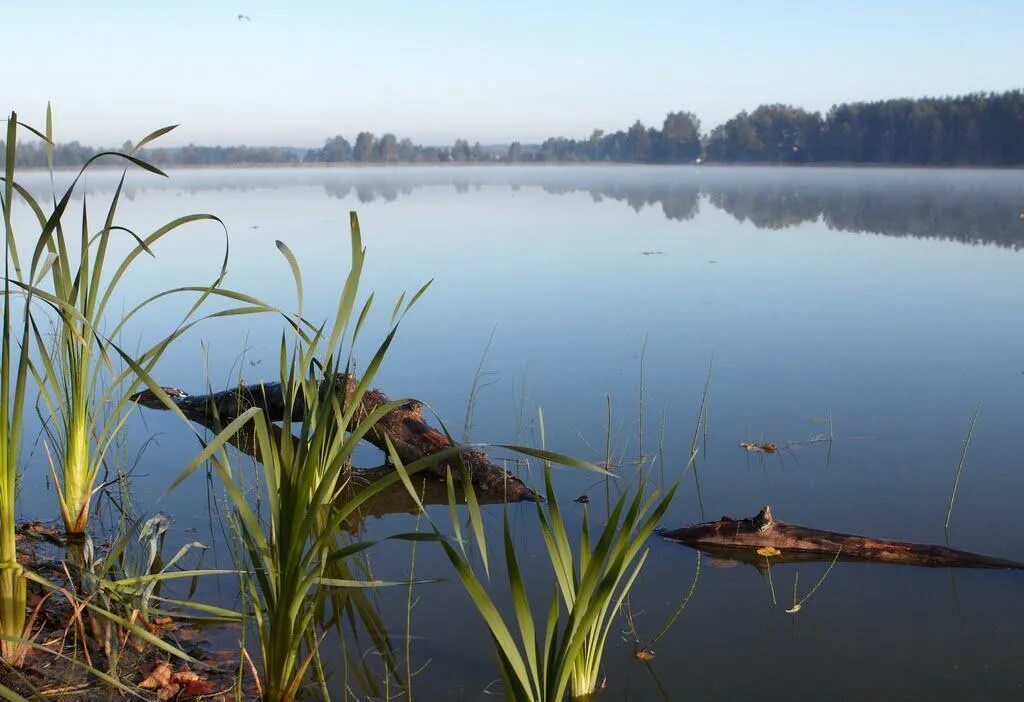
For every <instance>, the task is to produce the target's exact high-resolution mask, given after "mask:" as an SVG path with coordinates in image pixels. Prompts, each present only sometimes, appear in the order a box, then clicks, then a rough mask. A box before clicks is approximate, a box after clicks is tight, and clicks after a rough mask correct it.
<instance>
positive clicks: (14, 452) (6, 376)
mask: <svg viewBox="0 0 1024 702" xmlns="http://www.w3.org/2000/svg"><path fill="white" fill-rule="evenodd" d="M17 136H18V116H17V114H16V113H13V112H12V113H11V116H10V118H9V119H8V120H7V146H6V149H5V154H4V157H5V158H4V164H5V165H4V181H3V182H4V188H3V200H2V203H0V204H2V208H3V220H4V287H3V290H4V310H3V330H2V331H3V339H2V341H0V346H2V349H0V637H2V638H0V657H2V658H3V660H4V661H5V662H6V663H8V664H9V665H12V666H14V667H20V666H21V664H22V663H23V662H24V659H25V653H26V650H27V647H26V645H25V644H24V643H23V642H22V639H24V638H25V636H26V635H27V633H28V632H26V631H25V621H26V613H27V604H26V589H25V587H26V582H25V576H24V572H23V569H22V566H21V564H20V563H18V551H17V543H16V537H15V532H14V520H15V516H16V514H15V513H16V509H17V501H18V461H19V457H20V449H21V432H22V418H23V410H24V405H25V388H26V384H27V379H28V375H29V373H28V371H29V357H28V350H29V346H30V344H29V340H30V337H29V324H28V313H27V303H26V312H25V314H24V320H23V322H22V323H21V324H18V325H16V324H15V322H14V320H13V319H12V309H11V308H12V307H13V304H12V303H13V297H12V292H13V291H12V286H11V279H12V273H14V272H13V271H12V270H11V269H12V266H13V267H14V268H15V269H17V268H19V265H18V261H17V248H16V246H15V244H14V229H13V226H12V224H11V207H12V204H13V199H14V158H15V151H16V148H17ZM12 254H13V256H14V258H13V259H12ZM15 274H16V273H15ZM15 335H18V336H19V337H20V340H19V342H18V343H16V344H15V343H12V342H14V338H13V337H15Z"/></svg>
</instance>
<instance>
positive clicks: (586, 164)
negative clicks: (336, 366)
mask: <svg viewBox="0 0 1024 702" xmlns="http://www.w3.org/2000/svg"><path fill="white" fill-rule="evenodd" d="M152 165H154V166H156V167H157V168H159V169H160V170H163V171H172V170H173V171H213V170H217V171H226V170H239V171H244V170H257V169H282V170H289V169H294V170H305V169H308V170H331V169H352V170H361V169H373V168H377V169H381V168H424V169H427V168H438V169H444V168H453V169H460V168H473V167H477V168H568V167H572V168H638V167H643V168H657V169H661V168H666V169H667V168H694V169H696V168H758V169H779V170H802V169H812V170H816V169H821V168H831V169H849V170H872V169H875V170H907V171H1024V164H1019V165H1014V166H996V165H986V164H950V165H942V166H935V165H915V164H907V163H889V162H886V163H848V162H842V161H836V162H825V161H816V162H814V163H766V162H764V161H729V162H725V161H722V162H718V161H714V162H706V161H705V162H703V163H644V162H623V161H516V162H513V163H508V162H500V161H464V162H444V163H434V162H429V163H427V162H423V161H398V162H391V163H383V162H373V163H365V162H353V161H338V162H335V163H258V162H252V163H216V164H214V163H174V164H160V163H154V164H152ZM121 167H122V166H121V165H114V164H113V163H109V164H108V163H102V162H97V163H96V164H95V166H93V168H97V169H101V170H116V169H118V168H121ZM80 169H81V166H80V165H79V166H54V168H53V170H54V172H55V173H66V172H74V171H78V170H80ZM17 171H25V172H30V173H46V172H48V171H49V168H47V167H45V166H19V167H17Z"/></svg>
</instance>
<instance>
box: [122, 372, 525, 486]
mask: <svg viewBox="0 0 1024 702" xmlns="http://www.w3.org/2000/svg"><path fill="white" fill-rule="evenodd" d="M346 381H347V382H346V383H345V384H344V387H345V388H346V397H351V395H352V393H353V392H354V391H355V388H356V385H357V381H356V380H355V378H352V377H351V376H349V377H348V378H347V379H346ZM163 390H164V392H166V393H167V394H168V395H169V396H170V398H171V399H172V400H173V401H174V404H176V405H177V406H178V408H179V409H180V410H181V412H182V414H184V415H185V416H186V417H188V418H189V419H190V420H192V421H193V422H196V423H198V424H202V425H203V426H205V427H207V428H210V429H217V428H218V427H222V426H224V425H225V424H227V423H228V422H230V421H231V420H232V419H234V418H235V417H237V416H239V415H240V414H242V413H243V412H245V411H246V410H248V409H249V408H251V407H260V408H261V409H262V410H263V411H264V413H266V415H267V417H268V418H269V419H270V420H272V421H279V420H281V419H283V418H284V409H285V402H284V397H283V395H282V391H281V384H280V383H259V384H257V385H245V384H240V385H239V386H238V387H237V388H231V389H229V390H222V391H220V392H215V393H210V394H207V395H190V394H189V393H187V392H185V391H184V390H179V389H178V388H170V387H165V388H163ZM131 399H132V400H134V401H135V402H137V403H138V404H140V405H142V406H143V407H148V408H150V409H162V410H165V409H167V407H165V406H164V404H163V403H162V402H161V401H160V400H159V399H157V397H156V396H155V395H154V394H153V393H152V391H150V390H143V391H142V392H139V393H136V394H135V395H133V396H132V398H131ZM389 402H391V400H390V399H389V398H388V396H387V395H385V394H384V393H382V392H380V391H379V390H370V391H368V392H366V393H365V394H364V395H363V397H362V400H361V402H360V406H359V411H357V412H356V416H355V418H354V420H353V421H354V422H358V421H360V420H361V419H362V418H365V417H366V416H368V415H369V414H370V413H371V412H373V411H374V410H375V409H377V408H378V407H380V406H382V405H385V404H387V403H389ZM296 405H297V407H296V408H295V409H294V410H293V417H292V420H294V421H301V420H302V406H301V403H296ZM423 408H424V405H423V403H422V402H419V401H417V400H410V401H408V402H405V403H403V404H402V405H400V406H399V407H396V408H395V409H393V410H391V411H390V412H388V413H387V414H385V415H384V416H383V417H382V418H381V419H380V420H379V421H378V422H377V423H376V424H375V425H374V426H373V428H372V429H371V430H370V431H369V432H368V433H367V434H366V437H365V439H366V441H368V442H369V443H371V444H373V445H374V446H376V447H377V448H379V449H380V450H381V451H384V453H385V455H387V450H388V449H387V443H386V439H385V437H386V438H387V439H390V440H391V443H392V445H393V446H394V447H395V452H396V453H397V454H398V457H399V458H400V459H401V460H402V462H403V463H412V462H413V461H417V460H419V459H421V458H424V457H426V456H431V455H433V454H435V453H438V452H440V451H443V450H445V449H449V448H452V442H451V441H449V440H448V437H447V436H445V435H444V434H442V433H441V432H439V431H438V430H437V429H434V428H433V427H431V426H430V425H428V424H427V423H426V422H425V421H424V419H423ZM459 455H460V456H461V457H462V462H463V463H464V464H465V466H466V468H467V469H468V470H469V473H470V476H471V477H472V481H473V485H474V487H476V488H477V489H478V490H480V491H481V492H482V493H484V494H486V495H491V496H493V495H500V496H502V497H503V498H504V499H506V500H509V501H511V502H515V501H522V500H536V499H537V495H536V494H535V493H534V492H533V491H532V490H530V488H528V487H526V485H525V484H524V483H523V481H522V480H520V479H519V478H517V477H515V476H514V475H512V474H511V473H509V472H508V471H507V470H505V469H504V468H502V467H500V466H497V465H495V464H494V463H492V462H491V461H490V459H489V458H488V457H487V454H486V453H484V452H483V451H480V450H478V449H474V448H468V447H467V448H464V449H462V450H461V451H460V452H459ZM449 467H453V466H451V465H450V462H449V461H446V462H444V463H442V464H441V465H439V466H437V467H436V468H434V469H433V472H434V474H435V475H438V476H440V477H443V476H444V474H445V471H446V470H447V469H448V468H449ZM453 473H454V475H455V476H458V475H459V471H457V470H455V471H453Z"/></svg>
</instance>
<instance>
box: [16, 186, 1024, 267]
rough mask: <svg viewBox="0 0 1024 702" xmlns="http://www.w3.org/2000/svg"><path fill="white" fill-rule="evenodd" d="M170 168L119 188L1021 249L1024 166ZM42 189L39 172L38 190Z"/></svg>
mask: <svg viewBox="0 0 1024 702" xmlns="http://www.w3.org/2000/svg"><path fill="white" fill-rule="evenodd" d="M105 175H106V174H100V175H98V176H93V177H91V179H90V181H89V182H88V183H86V187H87V190H88V191H90V192H102V191H112V189H113V186H114V185H115V184H116V175H117V174H115V173H111V174H110V175H111V177H110V178H107V177H105ZM173 176H174V177H172V178H170V179H158V180H156V179H155V180H151V181H150V182H149V183H147V185H146V186H141V187H140V186H132V185H129V186H128V187H126V189H125V196H126V197H130V198H134V197H137V196H138V195H139V194H140V193H144V192H146V191H148V190H167V191H175V192H181V193H186V194H195V193H199V192H205V191H221V190H223V191H232V192H250V191H256V190H261V189H277V188H281V187H308V188H314V189H319V188H322V189H323V191H324V192H325V193H326V194H327V195H328V196H330V197H333V198H338V199H348V198H351V197H353V196H354V197H355V199H356V200H357V201H358V202H359V203H361V204H368V203H372V202H375V201H378V200H379V201H383V202H393V201H395V200H397V199H399V198H401V197H405V196H409V195H412V194H414V193H415V192H417V191H426V190H429V189H431V188H444V189H448V190H449V192H451V191H454V192H455V193H458V194H467V193H473V192H479V191H481V190H483V189H497V190H500V189H511V190H512V191H514V192H520V191H524V190H529V189H534V190H538V189H539V190H541V191H543V192H546V193H548V194H551V195H571V194H580V193H585V194H587V195H589V196H590V198H591V199H592V200H593V201H594V202H601V201H604V200H611V201H615V202H623V203H625V204H626V205H627V206H629V207H630V208H632V209H633V210H635V211H637V212H639V211H641V210H643V209H645V208H647V207H659V208H660V209H661V212H662V214H663V215H664V216H665V217H666V218H667V219H669V220H673V221H680V222H682V221H688V220H691V219H693V218H694V217H695V216H696V215H697V213H698V212H699V209H700V200H701V196H702V195H703V196H704V197H706V198H707V200H708V202H710V203H711V204H712V205H713V206H714V207H716V208H718V209H720V210H723V211H724V212H727V213H728V214H730V215H732V216H733V217H734V218H736V219H737V220H738V221H740V222H749V223H751V224H753V225H754V226H755V227H758V228H759V229H782V228H785V227H792V226H797V225H800V224H803V223H808V222H815V221H819V220H820V221H822V222H824V223H825V224H826V225H827V226H828V227H829V228H830V229H834V230H838V231H845V232H871V233H875V234H884V235H887V236H912V237H919V238H942V239H950V240H955V241H960V242H963V243H969V244H996V245H998V246H1003V247H1008V248H1012V249H1021V248H1024V219H1022V212H1024V174H1022V173H1020V172H1017V171H1004V172H994V171H948V170H947V171H941V170H904V169H888V170H885V169H828V168H799V169H790V168H728V167H724V168H723V167H718V168H715V167H702V168H644V167H636V168H631V167H625V168H599V167H581V168H573V167H535V168H530V167H525V168H517V167H471V168H446V167H433V168H431V167H418V168H365V169H364V168H323V169H319V168H311V169H237V170H209V171H207V170H195V171H179V172H176V173H174V174H173ZM108 181H109V182H108ZM42 182H43V181H40V185H42ZM58 187H59V183H58ZM30 189H35V188H32V187H30ZM48 191H49V186H48V181H47V182H46V185H45V189H44V191H43V192H48Z"/></svg>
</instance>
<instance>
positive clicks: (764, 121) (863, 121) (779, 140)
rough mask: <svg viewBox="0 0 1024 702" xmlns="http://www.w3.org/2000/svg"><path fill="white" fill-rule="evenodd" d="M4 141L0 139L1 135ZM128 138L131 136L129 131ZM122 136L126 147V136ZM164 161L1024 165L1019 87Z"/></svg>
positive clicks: (26, 151) (76, 154)
mask: <svg viewBox="0 0 1024 702" xmlns="http://www.w3.org/2000/svg"><path fill="white" fill-rule="evenodd" d="M2 144H3V142H0V145H2ZM124 147H128V148H130V147H131V144H130V143H127V144H125V145H124ZM124 147H122V148H124ZM98 151H99V150H97V149H93V148H91V147H87V146H82V145H81V144H79V143H78V142H71V143H69V144H58V145H57V146H56V147H55V149H54V165H57V166H74V165H80V164H81V163H83V162H84V161H85V160H86V159H88V158H89V157H90V156H92V155H94V154H95V153H97V152H98ZM142 155H143V157H144V158H146V159H148V160H150V161H151V162H153V163H156V164H158V165H210V166H218V165H221V166H225V165H236V164H245V163H265V164H275V163H282V164H294V163H348V162H351V163H448V162H457V163H458V162H483V161H491V162H494V161H502V162H615V163H693V162H694V161H698V160H700V161H711V162H720V163H815V162H817V163H895V164H915V165H985V166H1016V165H1024V91H1021V90H1013V91H1008V92H1004V93H973V94H970V95H962V96H958V97H944V98H919V99H896V100H880V101H876V102H854V103H843V104H841V105H835V106H833V107H832V108H831V109H830V110H829V111H828V113H827V114H825V115H824V116H822V115H821V114H820V113H818V112H808V111H806V110H803V109H801V108H799V107H792V106H790V105H761V106H760V107H758V108H757V109H755V110H754V111H753V112H746V111H743V112H740V113H739V114H738V115H736V116H735V117H733V118H732V119H730V120H728V121H727V122H725V124H721V125H719V126H717V127H715V128H714V129H712V130H711V131H710V132H709V133H707V134H702V132H701V124H700V120H699V119H697V117H696V116H695V115H693V114H692V113H690V112H684V111H680V112H671V113H669V114H668V116H666V117H665V120H664V122H663V123H662V125H661V129H655V128H653V127H646V126H644V125H643V124H642V123H641V122H640V121H637V122H635V123H634V124H633V125H632V126H631V127H629V129H626V130H624V131H623V130H620V131H617V132H612V133H607V134H606V133H605V132H603V131H601V130H594V132H593V133H592V134H591V135H590V137H588V138H586V139H569V138H565V137H553V138H550V139H547V140H545V141H544V142H543V143H541V144H539V145H524V144H521V143H519V142H514V143H513V144H511V145H510V146H508V147H500V148H498V147H489V146H481V145H480V143H479V142H476V143H475V144H472V145H470V143H469V142H468V141H467V140H465V139H457V140H456V141H455V143H454V144H453V145H451V146H422V145H419V144H414V143H413V142H412V141H411V140H409V139H399V138H398V137H396V136H395V135H394V134H391V133H388V134H384V135H382V136H380V137H377V136H376V135H374V134H373V133H371V132H360V133H359V134H358V135H357V136H356V139H355V142H354V143H352V142H349V141H348V140H347V139H346V138H345V137H343V136H340V135H339V136H334V137H331V138H329V139H327V140H326V141H325V142H324V145H323V146H322V147H321V148H318V149H309V150H308V151H305V152H303V151H302V150H300V149H294V148H288V147H253V146H227V147H225V146H194V145H189V146H185V147H179V148H158V149H145V150H143V154H142ZM18 165H20V166H23V167H24V166H36V167H44V166H45V165H46V154H45V150H44V148H43V146H42V144H40V143H38V142H34V143H31V144H28V143H27V144H25V145H23V146H20V147H19V150H18Z"/></svg>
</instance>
